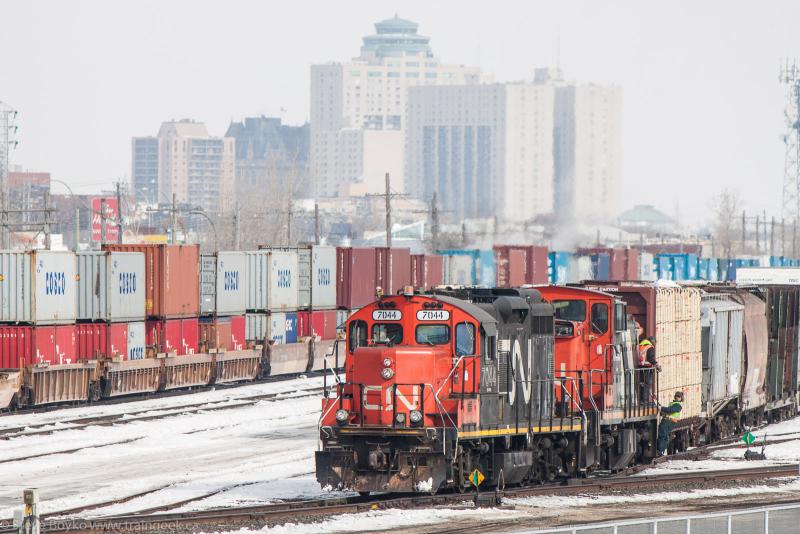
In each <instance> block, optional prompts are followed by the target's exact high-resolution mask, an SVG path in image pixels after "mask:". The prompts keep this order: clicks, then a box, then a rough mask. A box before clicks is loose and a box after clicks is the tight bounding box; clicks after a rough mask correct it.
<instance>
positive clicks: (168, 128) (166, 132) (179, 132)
mask: <svg viewBox="0 0 800 534" xmlns="http://www.w3.org/2000/svg"><path fill="white" fill-rule="evenodd" d="M158 136H159V137H208V129H207V128H206V125H205V123H202V122H196V121H194V120H191V119H181V120H179V121H167V122H164V123H162V124H161V129H160V130H159V131H158Z"/></svg>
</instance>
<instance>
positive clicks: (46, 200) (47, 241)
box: [44, 191, 52, 250]
mask: <svg viewBox="0 0 800 534" xmlns="http://www.w3.org/2000/svg"><path fill="white" fill-rule="evenodd" d="M51 245H52V243H51V242H50V191H45V192H44V248H45V250H50V248H51Z"/></svg>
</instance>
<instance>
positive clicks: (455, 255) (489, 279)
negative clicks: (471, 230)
mask: <svg viewBox="0 0 800 534" xmlns="http://www.w3.org/2000/svg"><path fill="white" fill-rule="evenodd" d="M436 253H437V254H439V255H441V256H446V257H445V259H444V271H445V275H444V282H445V283H446V284H467V285H482V286H487V287H494V286H495V285H496V281H497V279H496V273H495V261H494V251H493V250H478V249H469V250H438V251H436ZM464 262H467V263H468V265H466V266H465V265H463V263H464ZM462 271H467V272H468V273H469V274H468V279H461V280H452V279H450V278H452V277H455V276H456V273H458V272H462ZM464 274H466V273H464Z"/></svg>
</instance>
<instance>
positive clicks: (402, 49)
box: [361, 15, 433, 58]
mask: <svg viewBox="0 0 800 534" xmlns="http://www.w3.org/2000/svg"><path fill="white" fill-rule="evenodd" d="M418 26H419V25H418V24H417V23H416V22H413V21H410V20H407V19H401V18H400V17H398V16H397V15H395V16H394V17H393V18H390V19H386V20H382V21H380V22H376V23H375V32H376V33H375V34H374V35H367V36H365V37H364V44H363V46H362V47H361V57H362V58H383V57H399V56H403V55H407V54H408V55H420V54H422V55H423V56H425V57H432V56H433V52H432V51H431V48H430V46H429V44H428V43H429V42H430V37H425V36H424V35H418V34H417V27H418Z"/></svg>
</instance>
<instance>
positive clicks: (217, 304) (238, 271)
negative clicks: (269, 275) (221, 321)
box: [200, 252, 247, 316]
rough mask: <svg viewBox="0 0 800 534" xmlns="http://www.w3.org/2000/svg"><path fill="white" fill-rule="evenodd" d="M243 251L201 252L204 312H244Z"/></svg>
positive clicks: (245, 305)
mask: <svg viewBox="0 0 800 534" xmlns="http://www.w3.org/2000/svg"><path fill="white" fill-rule="evenodd" d="M246 267H247V257H246V256H245V253H244V252H217V253H215V254H203V255H201V256H200V311H201V313H202V314H203V315H215V314H216V315H218V316H228V315H243V314H244V312H245V308H246V307H247V289H246V286H245V281H246Z"/></svg>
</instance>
